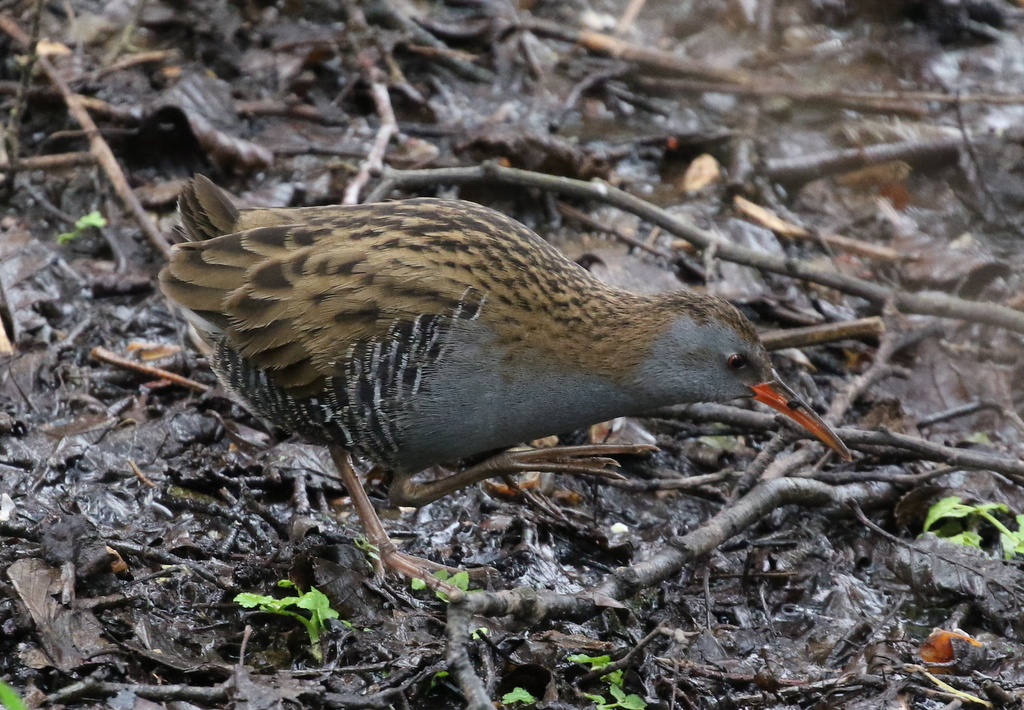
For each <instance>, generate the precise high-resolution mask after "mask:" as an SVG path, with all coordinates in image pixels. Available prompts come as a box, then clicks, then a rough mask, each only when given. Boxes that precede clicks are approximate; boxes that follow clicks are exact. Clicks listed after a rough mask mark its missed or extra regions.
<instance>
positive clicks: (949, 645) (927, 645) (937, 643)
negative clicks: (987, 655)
mask: <svg viewBox="0 0 1024 710" xmlns="http://www.w3.org/2000/svg"><path fill="white" fill-rule="evenodd" d="M954 638H958V639H961V640H962V641H966V642H968V643H969V644H971V645H972V646H978V647H981V646H982V645H983V644H982V643H981V641H978V640H977V639H974V638H971V637H970V636H968V635H967V634H964V633H957V632H955V631H946V630H945V629H932V632H931V634H930V635H929V636H928V638H927V639H925V641H924V643H923V644H921V648H920V649H918V655H920V656H921V660H922V661H924V662H925V663H952V662H953V661H954V660H955V658H956V653H955V650H954V649H953V639H954Z"/></svg>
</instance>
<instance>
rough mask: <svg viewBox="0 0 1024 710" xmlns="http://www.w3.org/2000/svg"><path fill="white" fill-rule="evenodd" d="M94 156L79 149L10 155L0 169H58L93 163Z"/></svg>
mask: <svg viewBox="0 0 1024 710" xmlns="http://www.w3.org/2000/svg"><path fill="white" fill-rule="evenodd" d="M95 164H96V156H95V155H93V154H92V153H86V152H84V151H79V152H75V153H54V154H53V155H32V156H29V157H27V158H18V159H14V158H13V157H10V158H9V160H8V161H7V162H6V163H0V171H7V170H60V169H61V168H73V167H76V166H79V165H95Z"/></svg>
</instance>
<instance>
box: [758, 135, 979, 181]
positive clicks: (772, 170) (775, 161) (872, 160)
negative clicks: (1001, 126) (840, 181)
mask: <svg viewBox="0 0 1024 710" xmlns="http://www.w3.org/2000/svg"><path fill="white" fill-rule="evenodd" d="M963 145H964V141H963V138H961V137H960V136H952V137H949V138H931V139H927V140H913V141H902V142H900V143H881V144H878V145H869V146H864V147H863V148H847V149H845V150H835V151H829V152H825V153H813V154H811V155H801V156H797V157H795V158H772V159H769V160H766V161H765V164H764V169H763V173H764V175H765V177H767V178H768V179H769V180H774V181H776V182H784V183H789V184H799V183H804V182H808V181H810V180H816V179H818V178H820V177H823V176H825V175H832V174H835V173H844V172H849V171H851V170H857V169H859V168H863V167H867V166H869V165H877V164H879V163H888V162H891V161H893V160H904V161H906V162H908V163H920V162H924V161H929V162H938V161H942V162H951V161H955V160H956V159H957V157H958V156H959V155H960V151H961V149H962V148H963Z"/></svg>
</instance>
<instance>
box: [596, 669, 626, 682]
mask: <svg viewBox="0 0 1024 710" xmlns="http://www.w3.org/2000/svg"><path fill="white" fill-rule="evenodd" d="M601 680H606V681H608V682H609V683H611V684H612V685H618V686H621V685H622V669H621V668H620V669H619V670H617V671H612V672H611V673H608V674H607V675H603V676H601Z"/></svg>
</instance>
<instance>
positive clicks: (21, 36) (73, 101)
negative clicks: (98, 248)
mask: <svg viewBox="0 0 1024 710" xmlns="http://www.w3.org/2000/svg"><path fill="white" fill-rule="evenodd" d="M0 30H3V31H4V32H5V33H7V34H8V35H9V36H10V37H11V39H13V40H14V41H15V42H17V43H19V44H21V45H22V46H23V47H27V46H28V45H29V38H28V36H27V35H25V33H24V32H23V31H22V29H21V28H20V27H18V25H17V23H16V22H15V21H14V20H13V19H11V17H9V16H7V15H0ZM39 66H41V67H42V68H43V71H44V72H46V75H47V77H49V79H50V82H51V83H52V84H53V85H54V86H55V87H56V88H57V90H58V91H59V92H60V95H61V97H62V98H63V99H64V103H65V104H66V105H67V108H68V113H70V114H71V116H72V117H73V118H74V119H75V121H77V122H78V125H80V126H81V127H82V130H83V131H85V134H86V135H87V136H88V137H89V151H90V152H91V153H92V154H93V155H94V156H96V161H97V162H98V163H99V164H100V166H102V168H103V171H104V172H105V173H106V174H107V178H108V179H109V180H110V182H111V184H112V185H113V186H114V191H115V192H117V194H118V196H119V197H120V198H121V201H122V202H124V204H125V206H126V207H128V209H129V210H130V211H131V212H132V214H133V215H134V216H135V220H136V221H137V222H138V223H139V226H140V227H141V228H142V231H143V232H145V234H146V236H147V237H148V238H149V241H150V243H151V244H152V245H153V246H154V247H155V248H156V249H157V250H158V251H159V252H160V253H161V254H163V255H164V256H165V257H167V256H169V255H170V252H171V247H170V245H169V244H168V243H167V239H165V238H164V235H163V234H162V233H161V232H160V230H158V229H157V228H156V225H154V224H153V222H152V220H150V219H149V215H147V214H146V211H145V209H143V207H142V203H140V202H139V198H138V197H136V196H135V193H134V192H132V188H131V187H130V186H129V185H128V181H127V180H126V179H125V177H124V173H123V172H122V171H121V166H120V165H118V163H117V158H115V157H114V153H113V152H112V151H111V150H110V146H109V145H107V142H106V141H105V140H104V139H103V136H102V135H100V132H99V129H98V128H97V127H96V123H95V122H94V121H93V120H92V116H90V115H89V112H88V111H87V110H86V107H85V102H84V100H83V98H82V97H81V96H79V95H78V94H76V93H75V92H73V91H72V90H71V88H70V87H69V86H68V84H67V82H66V81H64V78H63V77H61V75H60V74H59V73H58V72H57V70H56V69H55V68H54V66H53V64H52V63H51V62H50V60H49V59H47V58H46V57H40V58H39Z"/></svg>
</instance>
